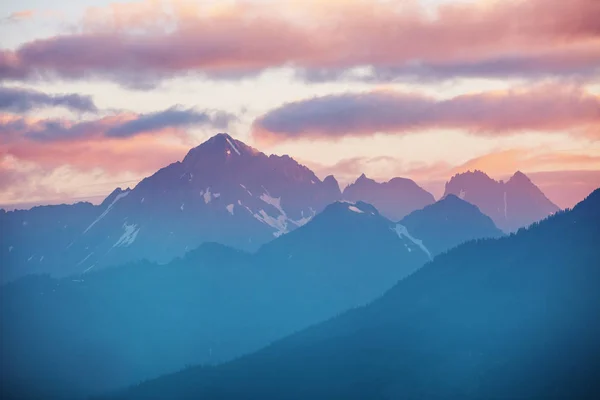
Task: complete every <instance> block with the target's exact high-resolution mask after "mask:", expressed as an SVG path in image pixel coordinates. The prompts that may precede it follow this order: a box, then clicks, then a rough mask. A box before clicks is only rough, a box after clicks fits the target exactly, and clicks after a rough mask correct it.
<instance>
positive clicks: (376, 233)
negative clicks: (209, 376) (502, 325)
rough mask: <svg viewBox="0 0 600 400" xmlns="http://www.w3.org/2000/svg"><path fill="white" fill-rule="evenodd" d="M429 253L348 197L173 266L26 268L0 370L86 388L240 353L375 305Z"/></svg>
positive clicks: (10, 378)
mask: <svg viewBox="0 0 600 400" xmlns="http://www.w3.org/2000/svg"><path fill="white" fill-rule="evenodd" d="M427 261H429V255H428V253H427V250H426V249H425V248H424V247H423V245H422V244H420V243H419V242H418V241H415V240H414V239H412V238H411V237H410V236H409V235H406V234H404V233H403V232H399V231H397V230H396V229H395V224H394V223H392V222H391V221H389V220H387V219H386V218H384V217H382V216H380V215H379V213H378V212H377V210H376V209H375V208H374V207H372V206H370V205H368V204H365V203H360V202H358V203H356V204H355V203H347V202H336V203H333V204H331V205H329V206H328V207H326V209H325V210H324V211H323V212H322V213H320V214H318V215H317V216H316V217H314V219H313V220H311V221H310V222H309V223H307V224H306V225H305V226H303V227H301V228H299V229H297V230H295V231H293V232H291V233H289V234H287V235H284V236H281V237H279V238H277V239H275V240H274V241H272V242H270V243H268V244H266V245H264V246H263V247H261V248H260V249H259V250H258V252H256V253H255V254H249V253H246V252H243V251H240V250H236V249H233V248H230V247H227V246H224V245H221V244H215V243H205V244H203V245H201V246H200V247H198V248H197V249H195V250H193V251H190V252H188V253H187V254H186V255H185V257H183V258H178V259H176V260H174V261H172V262H171V263H169V264H167V265H158V264H155V263H150V262H137V263H131V264H129V265H124V266H119V267H114V268H105V269H103V270H100V271H97V272H90V273H88V274H85V275H83V276H74V277H68V278H63V279H53V278H50V277H48V276H31V277H26V278H23V279H20V280H18V281H16V282H13V283H10V284H8V285H6V286H4V287H3V289H2V290H0V326H1V333H2V341H1V343H0V354H1V356H0V357H1V361H2V365H10V366H11V367H10V368H7V369H3V370H2V371H1V372H0V378H1V380H2V382H4V383H6V382H10V383H11V385H12V390H14V391H16V392H20V393H22V392H23V391H24V390H26V389H28V388H29V389H30V388H33V387H35V388H36V389H37V390H38V391H39V392H38V393H36V395H37V396H39V397H44V398H57V397H60V396H64V397H66V398H70V397H71V396H72V397H74V398H77V397H78V396H83V395H88V394H98V393H100V392H102V391H106V390H114V389H117V388H119V387H122V386H126V385H128V384H131V382H139V381H140V380H143V379H148V378H152V377H156V376H159V375H161V374H164V373H167V372H173V371H177V370H179V369H181V368H184V367H185V366H186V365H188V364H214V363H219V362H223V361H228V360H231V359H233V358H236V357H239V356H241V355H243V354H247V353H249V352H252V351H256V350H258V349H260V348H261V347H264V346H266V345H268V344H269V343H270V342H272V341H274V340H276V339H280V338H282V337H284V336H285V335H289V334H292V333H294V332H295V331H298V330H300V329H302V328H304V327H306V326H309V325H312V324H314V323H317V322H320V321H322V320H325V319H327V318H330V317H332V316H335V315H337V314H339V313H341V312H343V311H346V310H347V309H350V308H353V307H358V306H362V305H364V304H367V303H368V302H370V301H372V300H373V299H375V298H377V297H379V296H381V295H382V294H383V293H384V292H385V291H386V290H387V289H389V288H390V287H391V286H392V285H393V284H394V283H395V282H397V281H398V280H400V279H402V278H404V277H405V276H407V275H409V274H411V273H413V272H414V271H416V270H417V269H418V268H419V267H421V266H422V265H423V264H424V263H426V262H427ZM40 332H43V340H40V337H39V334H40ZM77 360H85V363H84V364H81V365H78V368H76V369H73V368H70V367H69V366H71V365H75V364H78V361H77ZM40 377H43V378H40ZM29 395H32V394H31V393H29ZM34 397H35V396H34Z"/></svg>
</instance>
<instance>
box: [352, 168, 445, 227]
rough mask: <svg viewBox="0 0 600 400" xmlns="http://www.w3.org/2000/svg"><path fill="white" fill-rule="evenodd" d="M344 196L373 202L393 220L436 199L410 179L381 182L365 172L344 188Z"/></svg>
mask: <svg viewBox="0 0 600 400" xmlns="http://www.w3.org/2000/svg"><path fill="white" fill-rule="evenodd" d="M343 197H344V199H346V200H349V201H364V202H367V203H369V204H373V205H374V206H375V207H376V208H377V209H378V210H379V212H381V214H382V215H383V216H385V217H386V218H388V219H390V220H392V221H399V220H400V219H402V218H403V217H405V216H406V215H408V214H410V213H411V212H413V211H415V210H420V209H421V208H423V207H425V206H427V205H429V204H432V203H433V202H434V201H435V199H434V198H433V195H432V194H431V193H429V192H427V191H426V190H425V189H423V188H421V187H420V186H419V185H417V184H416V183H415V182H414V181H412V180H410V179H406V178H394V179H392V180H390V181H388V182H384V183H379V182H376V181H374V180H373V179H369V178H367V177H366V176H365V174H362V175H361V176H360V177H359V178H358V179H357V180H356V181H355V182H354V183H352V184H350V185H348V186H347V187H346V188H345V189H344V192H343Z"/></svg>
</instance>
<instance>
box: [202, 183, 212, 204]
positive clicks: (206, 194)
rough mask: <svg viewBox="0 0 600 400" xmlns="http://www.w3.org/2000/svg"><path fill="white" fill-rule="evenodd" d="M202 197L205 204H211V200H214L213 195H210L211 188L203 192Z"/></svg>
mask: <svg viewBox="0 0 600 400" xmlns="http://www.w3.org/2000/svg"><path fill="white" fill-rule="evenodd" d="M200 196H202V197H204V203H205V204H208V203H210V200H211V199H212V194H211V193H210V187H208V188H206V191H204V190H201V191H200Z"/></svg>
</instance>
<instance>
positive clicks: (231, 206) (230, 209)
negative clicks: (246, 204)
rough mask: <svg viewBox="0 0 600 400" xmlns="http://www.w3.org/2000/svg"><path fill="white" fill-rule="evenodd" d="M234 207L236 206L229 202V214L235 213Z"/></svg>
mask: <svg viewBox="0 0 600 400" xmlns="http://www.w3.org/2000/svg"><path fill="white" fill-rule="evenodd" d="M233 207H235V206H234V205H233V204H229V205H228V206H227V207H225V208H227V211H229V214H231V215H233Z"/></svg>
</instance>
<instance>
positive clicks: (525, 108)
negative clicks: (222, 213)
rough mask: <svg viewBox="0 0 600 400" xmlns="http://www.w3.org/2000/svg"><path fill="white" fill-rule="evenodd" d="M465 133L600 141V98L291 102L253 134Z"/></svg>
mask: <svg viewBox="0 0 600 400" xmlns="http://www.w3.org/2000/svg"><path fill="white" fill-rule="evenodd" d="M436 128H446V129H460V130H464V131H467V132H469V133H472V134H475V135H481V136H497V135H510V134H513V133H518V132H521V131H543V132H564V131H569V130H573V129H577V130H579V131H581V133H582V134H583V135H588V136H589V137H592V138H596V139H598V138H600V98H598V97H597V96H595V95H593V94H590V93H588V92H586V91H584V90H582V89H580V88H577V87H565V86H557V85H544V86H537V87H533V88H528V89H520V90H511V91H505V92H484V93H476V94H466V95H460V96H456V97H453V98H450V99H443V100H438V99H434V98H431V97H426V96H422V95H418V94H414V93H399V92H393V91H374V92H367V93H356V94H355V93H347V94H340V95H329V96H324V97H315V98H311V99H307V100H302V101H297V102H293V103H288V104H284V105H283V106H281V107H279V108H276V109H274V110H271V111H269V112H268V113H266V114H265V115H263V116H261V117H260V118H258V119H257V120H256V121H255V122H254V124H253V135H254V136H255V138H256V139H257V140H258V141H259V142H262V143H264V144H269V143H273V142H279V141H285V140H290V139H291V140H293V139H299V138H310V139H319V138H321V139H337V138H341V137H347V136H355V137H359V136H369V135H372V134H374V133H377V132H381V133H388V134H409V133H412V132H419V131H422V130H427V129H436Z"/></svg>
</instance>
